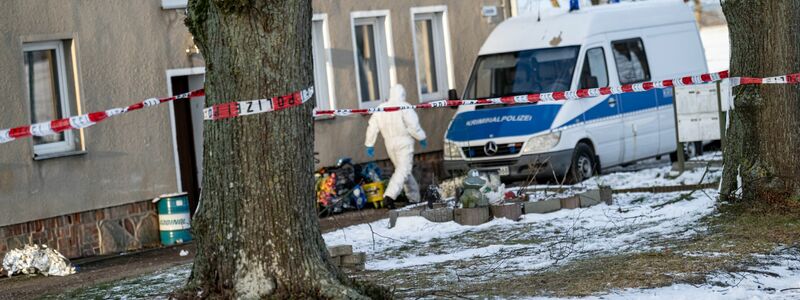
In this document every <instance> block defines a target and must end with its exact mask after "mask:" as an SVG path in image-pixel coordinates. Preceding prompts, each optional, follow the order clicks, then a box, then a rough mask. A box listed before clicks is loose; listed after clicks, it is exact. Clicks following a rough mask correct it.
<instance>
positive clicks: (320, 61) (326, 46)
mask: <svg viewBox="0 0 800 300" xmlns="http://www.w3.org/2000/svg"><path fill="white" fill-rule="evenodd" d="M311 46H312V49H313V51H312V52H313V59H314V98H315V99H317V100H316V101H317V109H318V110H328V109H334V108H336V104H335V103H336V102H335V100H334V88H333V85H332V81H333V66H332V64H331V57H330V42H329V37H328V24H327V16H326V15H325V14H316V15H314V18H313V22H312V31H311Z"/></svg>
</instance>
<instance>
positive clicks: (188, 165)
mask: <svg viewBox="0 0 800 300" xmlns="http://www.w3.org/2000/svg"><path fill="white" fill-rule="evenodd" d="M170 81H171V84H172V94H173V95H177V94H181V93H186V92H188V91H190V90H194V89H198V88H202V84H203V75H189V76H174V77H172V78H170ZM203 100H204V99H202V98H193V99H192V100H191V101H190V100H186V99H184V100H177V101H173V102H172V103H173V108H174V110H173V113H174V114H175V115H174V117H175V143H176V144H177V150H178V166H179V168H180V170H179V172H180V178H181V182H180V184H181V190H183V191H184V192H186V193H187V194H188V196H189V208H190V210H191V214H192V215H194V212H195V210H197V205H198V203H199V199H200V188H201V186H202V168H203V163H202V161H203V157H202V156H203V134H202V126H203V119H202V108H203V106H204V101H203Z"/></svg>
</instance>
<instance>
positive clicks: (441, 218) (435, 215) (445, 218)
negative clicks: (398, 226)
mask: <svg viewBox="0 0 800 300" xmlns="http://www.w3.org/2000/svg"><path fill="white" fill-rule="evenodd" d="M420 215H421V216H422V217H423V218H425V219H427V220H428V221H431V222H436V223H444V222H450V221H452V220H453V209H452V208H449V207H442V208H434V209H426V210H423V211H421V212H420Z"/></svg>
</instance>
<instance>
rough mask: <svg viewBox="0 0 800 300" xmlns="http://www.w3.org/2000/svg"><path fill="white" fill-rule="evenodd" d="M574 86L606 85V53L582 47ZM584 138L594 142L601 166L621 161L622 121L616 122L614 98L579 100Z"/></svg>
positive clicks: (590, 47)
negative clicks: (579, 65) (583, 49)
mask: <svg viewBox="0 0 800 300" xmlns="http://www.w3.org/2000/svg"><path fill="white" fill-rule="evenodd" d="M586 48H587V49H588V50H586V53H584V55H583V66H582V67H581V73H579V74H580V78H579V83H578V88H579V89H590V88H600V87H607V86H609V83H610V82H609V79H610V77H609V76H608V66H607V64H606V61H607V60H606V53H607V52H606V51H605V49H603V47H602V46H601V45H595V46H588V47H586ZM578 103H580V105H581V108H582V110H583V111H584V113H583V118H584V121H585V127H584V128H585V130H586V135H587V136H588V137H589V138H590V139H591V140H592V142H594V144H595V152H596V154H597V155H598V156H599V157H600V163H601V165H602V166H613V165H617V164H619V163H620V162H621V160H622V151H623V149H622V140H623V136H622V122H621V121H620V120H619V119H618V116H619V105H617V96H615V95H610V96H600V97H595V98H591V99H584V100H579V102H578Z"/></svg>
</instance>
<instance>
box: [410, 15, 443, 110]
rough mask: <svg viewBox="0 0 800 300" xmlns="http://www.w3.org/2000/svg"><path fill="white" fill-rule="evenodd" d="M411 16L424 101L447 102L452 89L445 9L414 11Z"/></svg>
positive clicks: (418, 81) (420, 91) (420, 93)
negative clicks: (448, 91) (445, 99)
mask: <svg viewBox="0 0 800 300" xmlns="http://www.w3.org/2000/svg"><path fill="white" fill-rule="evenodd" d="M411 14H412V18H413V25H412V26H413V35H414V56H415V59H416V66H417V88H418V91H419V95H420V100H421V101H432V100H441V99H444V98H446V97H447V90H448V89H449V81H448V65H449V64H448V61H447V50H446V49H447V43H446V41H447V40H446V39H447V34H446V30H445V20H444V14H445V8H443V7H442V8H430V9H426V8H412V9H411Z"/></svg>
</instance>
